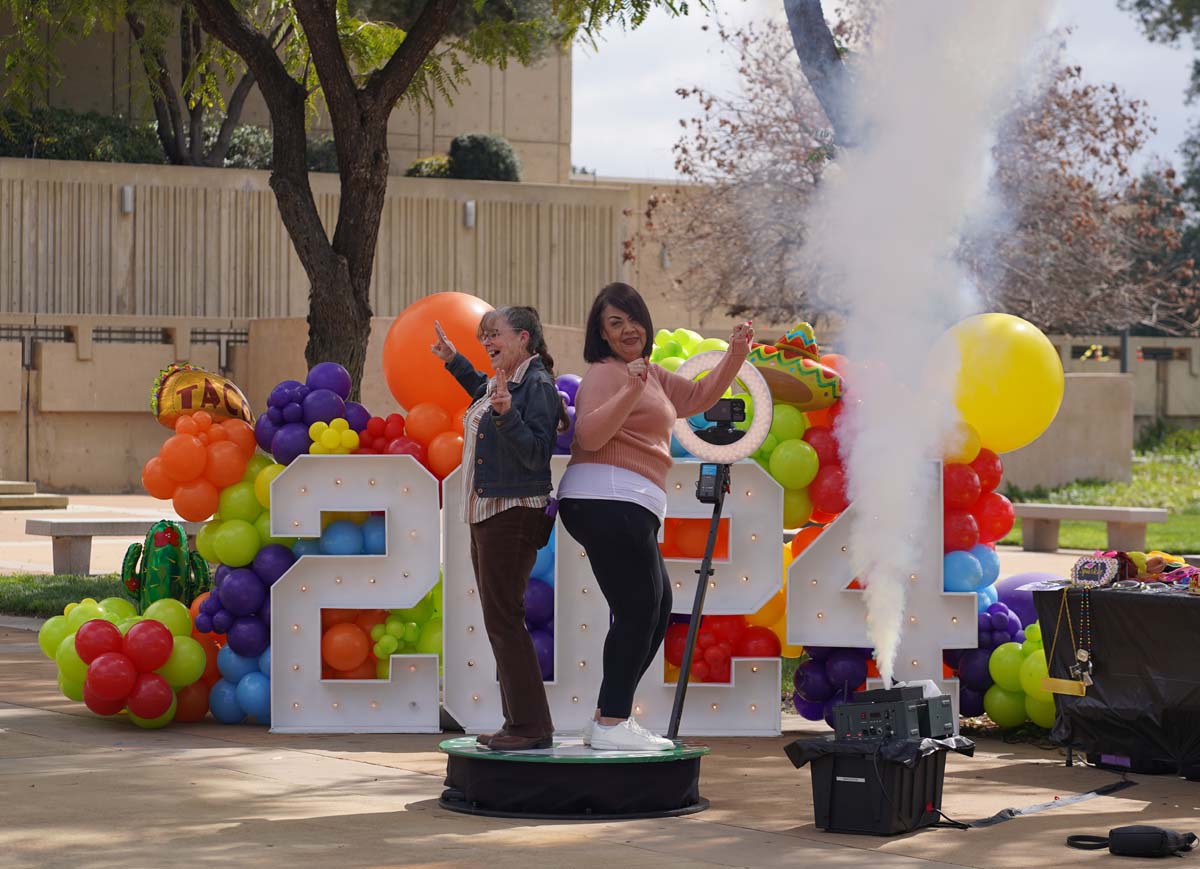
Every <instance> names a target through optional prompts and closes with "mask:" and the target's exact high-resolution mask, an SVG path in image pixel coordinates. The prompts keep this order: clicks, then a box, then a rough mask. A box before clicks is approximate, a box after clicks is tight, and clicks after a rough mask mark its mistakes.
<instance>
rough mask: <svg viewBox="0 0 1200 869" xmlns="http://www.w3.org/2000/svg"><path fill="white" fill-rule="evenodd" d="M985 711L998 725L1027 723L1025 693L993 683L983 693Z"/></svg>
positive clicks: (1006, 725) (1008, 725)
mask: <svg viewBox="0 0 1200 869" xmlns="http://www.w3.org/2000/svg"><path fill="white" fill-rule="evenodd" d="M1006 645H1007V644H1006ZM983 711H984V712H986V713H987V714H988V717H989V718H991V719H992V721H994V722H996V725H997V726H998V727H1019V726H1021V725H1022V724H1024V723H1025V717H1026V715H1025V695H1024V694H1022V693H1021V692H1020V691H1006V690H1005V689H1003V688H1001V687H1000V686H999V685H993V686H992V687H991V688H988V690H987V693H986V694H984V695H983Z"/></svg>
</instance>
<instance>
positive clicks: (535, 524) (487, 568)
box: [471, 507, 554, 737]
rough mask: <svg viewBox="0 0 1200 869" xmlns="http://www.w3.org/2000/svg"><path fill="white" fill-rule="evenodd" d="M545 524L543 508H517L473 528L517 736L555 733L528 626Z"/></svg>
mask: <svg viewBox="0 0 1200 869" xmlns="http://www.w3.org/2000/svg"><path fill="white" fill-rule="evenodd" d="M544 525H545V518H544V511H543V510H542V508H540V507H511V508H509V509H508V510H505V511H504V512H503V513H497V514H496V515H495V516H492V517H491V518H490V519H485V520H483V521H482V522H477V523H475V524H474V525H472V526H471V565H472V566H473V567H474V568H475V584H476V587H478V589H479V602H480V604H482V606H483V624H484V627H486V628H487V633H488V640H489V641H491V644H492V653H493V654H494V655H495V656H496V668H497V671H498V673H499V678H500V701H501V703H502V704H503V709H504V730H505V731H506V732H507V733H511V734H513V735H514V736H530V737H540V736H549V735H550V734H552V733H553V732H554V722H553V721H552V720H551V718H550V705H549V703H547V701H546V689H545V687H544V686H543V685H542V670H541V667H540V666H539V665H538V659H537V653H536V652H535V651H534V649H533V640H531V639H530V637H529V631H528V629H527V628H526V627H525V588H526V586H527V585H528V584H529V573H530V571H531V570H533V563H534V561H535V560H536V559H537V550H538V546H537V535H538V534H539V533H540V532H541V531H542V529H543V527H544Z"/></svg>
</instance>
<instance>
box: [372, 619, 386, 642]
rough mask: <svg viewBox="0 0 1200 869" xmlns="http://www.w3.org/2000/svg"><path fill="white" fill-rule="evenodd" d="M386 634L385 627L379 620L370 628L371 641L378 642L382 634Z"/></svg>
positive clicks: (382, 636)
mask: <svg viewBox="0 0 1200 869" xmlns="http://www.w3.org/2000/svg"><path fill="white" fill-rule="evenodd" d="M386 634H387V628H385V627H384V626H383V623H382V622H380V623H379V624H377V625H375V626H374V627H372V628H371V642H372V643H378V642H379V641H380V640H382V639H383V638H384V636H385V635H386Z"/></svg>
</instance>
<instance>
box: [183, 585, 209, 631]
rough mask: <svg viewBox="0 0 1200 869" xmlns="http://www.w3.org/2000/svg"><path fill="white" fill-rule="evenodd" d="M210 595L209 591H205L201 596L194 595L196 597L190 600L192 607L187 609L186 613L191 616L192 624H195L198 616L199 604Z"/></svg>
mask: <svg viewBox="0 0 1200 869" xmlns="http://www.w3.org/2000/svg"><path fill="white" fill-rule="evenodd" d="M210 594H212V592H211V591H206V592H204V593H202V594H198V595H196V597H195V598H194V599H193V600H192V605H191V606H190V607H188V612H190V613H191V614H192V624H195V623H196V616H198V615H199V614H200V604H202V603H204V602H205V601H206V600H208V596H209V595H210Z"/></svg>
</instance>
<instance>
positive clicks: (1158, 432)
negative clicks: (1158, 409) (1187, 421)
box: [1133, 416, 1174, 453]
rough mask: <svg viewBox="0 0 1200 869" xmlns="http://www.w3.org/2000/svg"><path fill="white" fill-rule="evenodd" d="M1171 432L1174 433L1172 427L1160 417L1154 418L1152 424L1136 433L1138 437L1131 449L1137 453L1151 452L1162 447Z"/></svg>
mask: <svg viewBox="0 0 1200 869" xmlns="http://www.w3.org/2000/svg"><path fill="white" fill-rule="evenodd" d="M1172 431H1174V427H1173V426H1172V425H1171V424H1170V423H1169V422H1167V421H1166V420H1165V419H1163V418H1162V417H1161V416H1158V417H1155V418H1154V421H1153V422H1151V423H1150V424H1149V425H1147V426H1146V427H1145V428H1143V429H1142V430H1141V431H1140V432H1138V436H1137V438H1136V439H1135V440H1134V442H1133V449H1134V451H1136V452H1139V453H1148V452H1153V451H1154V450H1156V449H1158V448H1159V447H1161V446H1162V444H1163V441H1165V440H1166V438H1167V436H1168V435H1169V434H1170V433H1171V432H1172Z"/></svg>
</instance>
